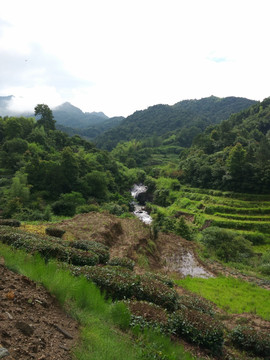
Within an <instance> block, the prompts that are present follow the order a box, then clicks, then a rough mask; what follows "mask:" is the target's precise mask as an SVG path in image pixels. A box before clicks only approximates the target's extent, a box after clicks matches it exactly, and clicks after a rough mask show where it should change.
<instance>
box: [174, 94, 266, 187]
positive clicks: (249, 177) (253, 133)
mask: <svg viewBox="0 0 270 360" xmlns="http://www.w3.org/2000/svg"><path fill="white" fill-rule="evenodd" d="M179 169H180V170H181V176H180V180H181V181H183V182H185V183H188V184H191V185H192V186H198V187H205V188H215V189H223V190H232V191H237V192H257V193H269V191H270V99H269V98H268V99H265V100H264V101H262V102H261V103H259V104H256V105H253V106H252V107H250V108H249V109H247V110H244V111H242V112H240V113H237V114H234V115H232V116H231V117H230V118H229V119H228V120H224V121H223V122H222V123H221V124H219V125H215V126H210V127H208V128H207V129H206V131H205V132H204V133H202V134H200V135H198V136H197V137H196V138H195V139H194V141H193V145H192V147H191V148H190V149H187V150H185V151H183V152H182V153H181V156H180V163H179Z"/></svg>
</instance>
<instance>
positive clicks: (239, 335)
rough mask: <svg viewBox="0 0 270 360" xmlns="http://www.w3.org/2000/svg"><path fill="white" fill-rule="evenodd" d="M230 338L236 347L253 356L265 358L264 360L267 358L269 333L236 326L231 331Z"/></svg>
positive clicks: (269, 345)
mask: <svg viewBox="0 0 270 360" xmlns="http://www.w3.org/2000/svg"><path fill="white" fill-rule="evenodd" d="M230 338H231V340H232V342H233V344H234V345H235V346H236V347H238V348H240V349H243V350H246V351H249V352H251V353H253V354H254V355H258V356H261V357H265V359H267V358H269V354H270V334H269V333H266V332H262V331H260V330H255V329H254V328H252V327H248V326H237V327H236V328H235V329H233V330H232V332H231V334H230Z"/></svg>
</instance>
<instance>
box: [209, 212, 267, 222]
mask: <svg viewBox="0 0 270 360" xmlns="http://www.w3.org/2000/svg"><path fill="white" fill-rule="evenodd" d="M215 216H219V217H222V218H225V219H231V220H242V221H268V222H269V221H270V216H259V215H256V216H252V215H236V214H222V213H215Z"/></svg>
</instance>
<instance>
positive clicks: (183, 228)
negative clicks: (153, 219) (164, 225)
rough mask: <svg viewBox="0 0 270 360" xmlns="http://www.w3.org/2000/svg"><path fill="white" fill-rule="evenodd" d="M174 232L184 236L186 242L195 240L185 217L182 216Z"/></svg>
mask: <svg viewBox="0 0 270 360" xmlns="http://www.w3.org/2000/svg"><path fill="white" fill-rule="evenodd" d="M174 232H175V233H176V234H177V235H180V236H182V237H183V238H184V239H186V240H192V239H193V234H192V231H191V229H190V227H189V226H188V225H187V223H186V222H185V219H184V218H183V216H180V219H179V220H178V221H176V224H175V230H174Z"/></svg>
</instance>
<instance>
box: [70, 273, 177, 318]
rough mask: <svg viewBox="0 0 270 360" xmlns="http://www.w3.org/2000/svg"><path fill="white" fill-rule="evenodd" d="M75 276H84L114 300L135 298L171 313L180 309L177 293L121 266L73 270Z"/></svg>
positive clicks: (156, 281) (159, 282) (154, 280)
mask: <svg viewBox="0 0 270 360" xmlns="http://www.w3.org/2000/svg"><path fill="white" fill-rule="evenodd" d="M73 273H74V274H75V275H80V274H83V275H84V276H85V277H86V278H87V279H88V280H92V281H93V282H95V283H96V284H97V286H99V287H100V288H101V290H103V291H106V294H107V296H108V297H110V298H112V299H113V300H122V299H130V298H134V299H137V300H145V301H149V302H152V303H154V304H156V305H160V306H162V307H164V308H165V309H167V310H169V311H174V310H176V309H177V307H178V295H177V293H176V291H174V290H173V289H171V288H170V287H169V286H167V285H165V284H164V283H162V282H161V281H158V280H156V279H153V278H149V276H144V275H135V274H134V273H133V272H132V271H131V270H129V269H127V268H123V267H120V266H103V267H100V266H92V267H89V266H86V267H83V268H73Z"/></svg>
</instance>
